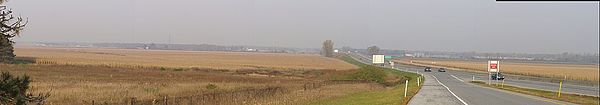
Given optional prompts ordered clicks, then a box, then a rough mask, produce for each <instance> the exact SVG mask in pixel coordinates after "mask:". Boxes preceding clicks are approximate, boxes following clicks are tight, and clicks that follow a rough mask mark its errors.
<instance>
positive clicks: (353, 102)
mask: <svg viewBox="0 0 600 105" xmlns="http://www.w3.org/2000/svg"><path fill="white" fill-rule="evenodd" d="M339 59H342V60H344V61H346V62H348V63H351V64H354V65H357V66H359V67H360V69H359V70H358V71H357V72H356V73H354V74H351V75H349V76H348V79H358V80H370V81H374V82H377V83H380V84H384V85H386V86H388V88H387V89H385V90H381V91H369V92H360V93H355V94H351V95H347V96H342V97H336V98H330V99H324V100H320V101H317V102H313V103H310V104H312V105H390V104H403V105H405V104H408V101H409V100H410V99H411V98H412V97H413V96H414V95H415V94H416V93H417V92H418V91H419V89H421V87H420V86H418V85H417V83H416V82H412V81H415V80H417V78H419V77H420V75H418V74H415V73H409V72H403V71H398V70H394V69H389V68H383V67H377V66H372V65H367V64H363V63H360V62H358V61H356V60H354V59H353V58H351V57H349V56H342V57H339ZM405 80H409V81H411V82H409V84H408V87H409V88H408V92H407V93H408V94H407V97H403V96H404V87H405V84H404V82H405Z"/></svg>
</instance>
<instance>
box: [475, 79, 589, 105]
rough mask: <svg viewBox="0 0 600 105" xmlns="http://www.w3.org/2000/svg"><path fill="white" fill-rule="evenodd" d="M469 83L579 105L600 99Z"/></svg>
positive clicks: (508, 86)
mask: <svg viewBox="0 0 600 105" xmlns="http://www.w3.org/2000/svg"><path fill="white" fill-rule="evenodd" d="M471 83H473V84H476V85H480V86H485V87H491V88H497V89H502V90H507V91H512V92H517V93H522V94H527V95H533V96H538V97H544V98H549V99H554V100H560V101H565V102H571V103H575V104H581V105H598V104H599V102H598V101H599V99H600V98H599V97H594V96H587V95H578V94H569V93H561V96H560V98H558V97H557V93H556V92H554V91H546V90H538V89H531V88H523V87H516V86H511V85H504V86H501V85H495V84H492V85H487V84H486V82H483V81H471Z"/></svg>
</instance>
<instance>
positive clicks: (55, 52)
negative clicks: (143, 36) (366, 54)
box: [15, 47, 357, 70]
mask: <svg viewBox="0 0 600 105" xmlns="http://www.w3.org/2000/svg"><path fill="white" fill-rule="evenodd" d="M15 53H16V55H17V56H19V57H31V58H35V62H37V63H41V64H67V65H101V66H109V67H129V68H143V67H154V68H160V67H164V68H184V69H185V68H206V69H228V70H232V69H234V70H241V69H279V70H323V69H328V70H349V69H357V67H356V66H354V65H352V64H348V63H345V62H343V61H341V60H338V59H333V58H325V57H321V56H318V55H307V54H274V53H244V52H202V51H160V50H132V49H94V48H40V47H30V48H16V49H15Z"/></svg>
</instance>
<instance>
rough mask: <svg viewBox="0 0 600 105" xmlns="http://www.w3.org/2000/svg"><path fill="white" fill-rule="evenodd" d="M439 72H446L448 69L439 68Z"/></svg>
mask: <svg viewBox="0 0 600 105" xmlns="http://www.w3.org/2000/svg"><path fill="white" fill-rule="evenodd" d="M438 72H446V69H445V68H439V69H438Z"/></svg>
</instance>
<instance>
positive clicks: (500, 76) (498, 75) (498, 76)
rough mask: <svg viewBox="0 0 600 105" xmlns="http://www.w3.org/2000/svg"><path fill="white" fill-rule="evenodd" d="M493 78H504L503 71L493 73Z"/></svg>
mask: <svg viewBox="0 0 600 105" xmlns="http://www.w3.org/2000/svg"><path fill="white" fill-rule="evenodd" d="M491 76H492V80H504V75H502V73H492V75H491Z"/></svg>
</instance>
